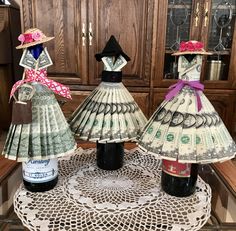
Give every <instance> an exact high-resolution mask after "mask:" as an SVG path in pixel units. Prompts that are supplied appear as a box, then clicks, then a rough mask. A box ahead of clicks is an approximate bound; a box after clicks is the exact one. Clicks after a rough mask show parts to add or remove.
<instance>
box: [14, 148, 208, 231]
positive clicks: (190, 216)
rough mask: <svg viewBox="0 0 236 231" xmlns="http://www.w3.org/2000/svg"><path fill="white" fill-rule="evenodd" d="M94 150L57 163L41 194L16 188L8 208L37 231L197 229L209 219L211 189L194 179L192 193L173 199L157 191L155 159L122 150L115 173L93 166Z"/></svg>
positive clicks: (157, 167) (133, 151)
mask: <svg viewBox="0 0 236 231" xmlns="http://www.w3.org/2000/svg"><path fill="white" fill-rule="evenodd" d="M95 158H96V149H88V150H83V149H81V148H80V149H78V150H77V151H76V155H71V156H69V157H67V158H63V159H60V160H59V172H60V176H59V182H58V184H57V186H56V187H55V188H54V189H53V190H51V191H48V192H45V193H31V192H29V191H27V190H25V188H24V186H23V185H21V187H20V188H19V189H18V190H17V192H16V194H15V197H14V208H15V212H16V214H17V215H18V217H19V218H20V219H21V221H22V222H23V224H24V225H25V226H26V227H27V228H28V229H30V230H37V231H39V230H40V231H47V230H51V231H52V230H53V231H66V230H70V231H72V230H73V231H78V230H79V231H104V230H106V231H123V230H124V231H129V230H135V231H148V230H152V231H153V230H157V231H159V230H172V231H178V230H181V231H182V230H183V231H184V230H199V229H200V228H201V227H202V226H203V225H204V224H205V223H206V222H207V220H208V218H209V217H210V210H211V189H210V187H209V185H207V184H206V183H205V182H204V181H203V180H202V179H201V178H200V177H199V179H198V182H197V190H196V193H195V194H194V195H192V196H190V197H185V198H177V197H173V196H170V195H168V194H166V193H164V192H163V191H162V190H161V188H160V174H161V169H160V161H159V160H157V159H155V158H154V157H153V156H151V155H144V154H142V153H141V151H140V150H138V149H135V150H131V151H126V154H125V164H124V166H123V167H122V168H121V169H119V170H116V171H105V170H101V169H99V168H98V167H97V166H96V161H95Z"/></svg>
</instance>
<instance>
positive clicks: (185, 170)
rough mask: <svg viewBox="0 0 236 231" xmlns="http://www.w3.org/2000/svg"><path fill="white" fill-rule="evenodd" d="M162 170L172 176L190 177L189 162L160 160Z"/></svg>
mask: <svg viewBox="0 0 236 231" xmlns="http://www.w3.org/2000/svg"><path fill="white" fill-rule="evenodd" d="M162 170H163V172H165V173H167V174H169V175H172V176H177V177H190V172H191V164H190V163H187V164H185V163H184V164H183V163H179V162H178V161H172V160H162Z"/></svg>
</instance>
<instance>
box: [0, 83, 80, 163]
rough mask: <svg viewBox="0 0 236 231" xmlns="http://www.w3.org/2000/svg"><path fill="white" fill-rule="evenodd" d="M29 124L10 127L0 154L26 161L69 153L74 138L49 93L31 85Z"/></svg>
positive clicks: (52, 95)
mask: <svg viewBox="0 0 236 231" xmlns="http://www.w3.org/2000/svg"><path fill="white" fill-rule="evenodd" d="M34 86H35V88H36V92H35V94H34V96H33V98H32V123H31V124H20V125H14V124H11V125H10V129H9V132H8V135H7V139H6V143H5V146H4V149H3V152H2V154H3V155H5V157H6V158H8V159H12V160H17V161H27V160H28V159H37V160H40V159H50V158H55V157H59V156H64V155H65V154H69V153H72V152H73V151H74V150H75V148H76V143H75V139H74V137H73V135H72V133H71V131H70V128H69V125H68V123H67V121H66V119H65V117H64V115H63V113H62V111H61V108H60V106H59V104H58V103H57V100H56V98H55V96H54V94H53V92H52V91H51V90H49V89H48V88H47V87H45V86H42V85H40V84H37V83H36V84H34Z"/></svg>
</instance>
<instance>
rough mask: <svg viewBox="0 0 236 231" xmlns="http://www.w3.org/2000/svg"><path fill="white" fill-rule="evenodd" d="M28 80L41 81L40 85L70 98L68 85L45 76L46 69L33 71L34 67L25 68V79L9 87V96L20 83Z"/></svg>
mask: <svg viewBox="0 0 236 231" xmlns="http://www.w3.org/2000/svg"><path fill="white" fill-rule="evenodd" d="M29 82H38V83H41V84H42V85H44V86H46V87H48V88H49V89H51V90H52V91H53V92H54V93H55V94H57V95H60V96H62V97H65V98H68V99H72V98H71V94H70V89H69V88H68V87H66V86H64V85H63V84H61V83H58V82H56V81H54V80H51V79H48V78H47V71H46V69H41V70H38V71H35V70H34V69H30V70H26V79H23V80H19V81H17V82H16V83H15V84H14V85H13V87H12V89H11V93H10V98H11V97H12V96H13V94H14V93H15V91H16V90H17V89H18V88H19V87H20V86H21V85H23V84H24V83H29Z"/></svg>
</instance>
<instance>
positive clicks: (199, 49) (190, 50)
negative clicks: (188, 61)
mask: <svg viewBox="0 0 236 231" xmlns="http://www.w3.org/2000/svg"><path fill="white" fill-rule="evenodd" d="M203 47H204V45H203V43H202V42H198V41H195V40H191V41H187V42H181V43H180V46H179V51H177V52H175V53H173V54H172V55H175V56H177V55H187V54H190V55H191V54H196V55H197V54H199V55H212V53H211V52H207V51H205V50H204V48H203Z"/></svg>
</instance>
